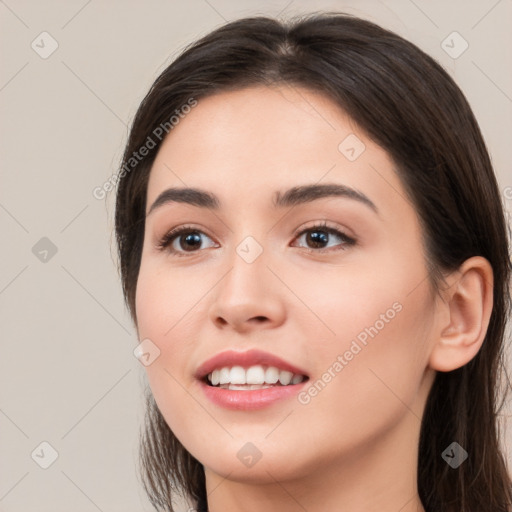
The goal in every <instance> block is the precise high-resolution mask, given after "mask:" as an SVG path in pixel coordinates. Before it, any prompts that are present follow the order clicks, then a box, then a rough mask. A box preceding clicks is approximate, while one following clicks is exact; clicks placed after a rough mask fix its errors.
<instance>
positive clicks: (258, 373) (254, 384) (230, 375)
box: [208, 365, 304, 389]
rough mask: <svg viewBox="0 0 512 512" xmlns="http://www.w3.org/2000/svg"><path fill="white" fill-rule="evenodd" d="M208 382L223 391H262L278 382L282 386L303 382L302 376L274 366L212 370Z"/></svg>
mask: <svg viewBox="0 0 512 512" xmlns="http://www.w3.org/2000/svg"><path fill="white" fill-rule="evenodd" d="M208 380H209V381H210V382H211V384H212V385H213V386H220V387H222V388H225V389H264V388H267V387H271V386H272V385H275V384H277V382H278V381H279V383H280V384H281V385H282V386H288V385H289V384H299V383H300V382H302V381H303V380H304V376H303V375H299V374H293V373H292V372H289V371H287V370H279V368H276V367H275V366H268V367H266V368H265V367H263V366H262V365H254V366H251V367H249V368H247V369H244V368H242V367H241V366H233V367H232V368H230V367H227V366H225V367H223V368H217V369H215V370H213V372H212V373H210V374H209V375H208ZM264 384H265V385H264Z"/></svg>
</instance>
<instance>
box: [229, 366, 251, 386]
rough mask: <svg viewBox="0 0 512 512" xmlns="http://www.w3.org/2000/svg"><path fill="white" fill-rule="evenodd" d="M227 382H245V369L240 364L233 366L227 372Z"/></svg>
mask: <svg viewBox="0 0 512 512" xmlns="http://www.w3.org/2000/svg"><path fill="white" fill-rule="evenodd" d="M229 382H231V384H247V382H246V380H245V370H244V369H243V368H242V367H241V366H233V368H231V371H230V372H229Z"/></svg>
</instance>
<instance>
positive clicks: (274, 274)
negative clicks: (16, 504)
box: [116, 13, 512, 512]
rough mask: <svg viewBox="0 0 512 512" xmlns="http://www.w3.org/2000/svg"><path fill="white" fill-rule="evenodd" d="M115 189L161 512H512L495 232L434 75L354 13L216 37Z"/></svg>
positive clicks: (144, 455) (482, 184)
mask: <svg viewBox="0 0 512 512" xmlns="http://www.w3.org/2000/svg"><path fill="white" fill-rule="evenodd" d="M119 176H120V181H119V185H118V191H117V204H116V235H117V241H118V250H119V257H120V267H121V274H122V281H123V290H124V294H125V298H126V302H127V305H128V307H129V309H130V312H131V315H132V318H133V321H134V323H135V325H136V328H137V334H138V337H139V340H141V344H140V347H139V348H140V353H141V354H142V353H143V354H144V356H145V361H144V364H145V365H146V370H147V376H148V379H149V384H150V388H151V390H150V392H149V393H148V396H147V425H146V430H145V433H144V436H143V439H142V440H141V441H142V442H141V462H142V465H143V469H144V475H143V476H144V485H145V488H146V491H147V493H148V496H149V497H150V500H151V502H152V503H153V505H154V506H155V508H156V509H157V510H165V511H168V510H174V509H173V499H174V498H175V497H178V496H179V494H180V493H183V495H184V496H185V497H186V498H188V499H189V500H190V501H191V502H192V504H193V506H195V507H196V509H197V510H201V511H203V510H207V509H208V510H210V511H211V512H218V511H220V512H226V511H235V510H244V511H251V512H255V511H260V510H265V511H269V510H279V511H286V512H287V511H294V510H308V511H309V512H314V511H320V510H321V511H335V510H336V511H338V510H346V511H347V512H356V511H357V512H360V511H361V512H362V511H370V510H379V511H381V512H386V511H398V510H400V511H402V512H411V511H428V512H449V511H453V512H455V511H457V512H460V511H471V512H473V511H477V510H478V511H484V510H485V511H493V512H494V511H510V510H511V508H510V506H511V502H512V500H511V494H512V493H511V485H510V478H509V474H508V472H507V468H506V464H505V459H504V456H503V454H502V453H501V452H500V446H499V436H498V434H499V432H498V425H497V413H498V411H499V408H498V405H499V404H498V401H497V391H498V383H499V381H498V378H499V376H500V371H501V370H503V355H502V352H503V344H504V328H505V320H506V315H507V313H508V311H509V307H510V298H509V295H508V282H509V272H510V263H509V257H508V239H507V230H506V223H505V220H504V214H503V209H502V206H501V200H500V195H499V190H498V187H497V183H496V179H495V176H494V173H493V169H492V166H491V163H490V159H489V156H488V153H487V150H486V147H485V144H484V141H483V138H482V135H481V132H480V130H479V127H478V125H477V122H476V120H475V118H474V116H473V114H472V112H471V109H470V107H469V105H468V103H467V101H466V100H465V98H464V96H463V94H462V93H461V91H460V89H459V88H458V87H457V86H456V85H455V84H454V82H453V80H452V79H451V78H450V77H449V76H448V75H447V73H446V72H445V71H444V70H443V69H442V68H441V67H440V66H439V65H438V64H437V63H436V62H435V61H434V60H433V59H432V58H430V57H429V56H427V55H426V54H424V53H423V52H422V51H421V50H419V49H418V48H417V47H416V46H414V45H413V44H411V43H409V42H407V41H405V40H404V39H402V38H401V37H399V36H398V35H396V34H393V33H391V32H389V31H387V30H384V29H382V28H380V27H378V26H377V25H375V24H373V23H370V22H368V21H365V20H361V19H358V18H355V17H351V16H348V15H342V14H334V13H331V14H316V15H311V16H309V17H306V18H303V19H298V20H295V21H293V22H289V23H288V24H285V23H280V22H278V21H276V20H273V19H270V18H265V17H255V18H247V19H242V20H237V21H234V22H231V23H228V24H226V25H225V26H223V27H221V28H219V29H217V30H215V31H213V32H212V33H210V34H208V35H207V36H205V37H204V38H202V39H201V40H199V41H198V42H196V43H195V44H193V45H191V46H190V47H189V48H187V49H186V51H185V52H184V53H183V54H182V55H180V56H179V57H178V58H177V59H176V60H175V61H174V62H173V63H172V64H171V65H170V66H169V67H168V68H167V69H166V70H165V71H164V72H163V73H162V74H161V75H160V77H159V78H158V79H157V80H156V82H155V83H154V84H153V86H152V88H151V90H150V91H149V93H148V94H147V96H146V97H145V98H144V100H143V102H142V104H141V105H140V108H139V110H138V112H137V114H136V116H135V119H134V122H133V126H132V129H131V133H130V136H129V140H128V143H127V146H126V150H125V154H124V159H123V163H122V171H121V173H120V174H119Z"/></svg>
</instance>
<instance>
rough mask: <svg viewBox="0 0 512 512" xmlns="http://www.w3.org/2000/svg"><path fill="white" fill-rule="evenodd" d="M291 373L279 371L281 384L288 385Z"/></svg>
mask: <svg viewBox="0 0 512 512" xmlns="http://www.w3.org/2000/svg"><path fill="white" fill-rule="evenodd" d="M292 377H293V373H292V372H279V382H280V383H281V384H282V385H283V386H288V384H290V382H291V381H292Z"/></svg>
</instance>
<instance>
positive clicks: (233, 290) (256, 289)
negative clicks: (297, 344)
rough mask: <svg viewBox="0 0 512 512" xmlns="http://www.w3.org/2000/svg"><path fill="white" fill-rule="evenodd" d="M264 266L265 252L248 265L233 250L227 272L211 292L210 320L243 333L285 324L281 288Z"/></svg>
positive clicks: (217, 324)
mask: <svg viewBox="0 0 512 512" xmlns="http://www.w3.org/2000/svg"><path fill="white" fill-rule="evenodd" d="M267 263H268V258H267V257H266V252H265V251H263V253H262V254H260V256H258V258H256V260H254V261H252V262H251V263H248V262H247V261H246V260H244V259H243V258H242V257H241V256H240V255H239V254H238V253H237V252H236V251H234V254H233V257H232V258H231V260H230V270H229V271H228V272H227V273H226V275H225V276H224V277H223V278H222V279H221V281H220V282H219V283H218V285H217V286H216V287H215V288H214V290H212V293H214V295H213V297H214V299H213V302H212V304H211V306H210V309H209V317H210V320H211V321H212V322H213V323H214V324H215V325H216V327H218V328H219V329H224V330H228V329H232V330H235V331H237V332H240V333H245V332H250V331H252V330H257V329H271V328H276V327H278V326H279V325H281V324H282V323H283V322H284V317H285V304H284V301H285V297H284V293H285V290H284V286H283V284H282V283H281V282H280V281H279V279H277V277H276V276H275V275H274V272H272V271H271V270H270V269H269V268H268V267H267Z"/></svg>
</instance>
